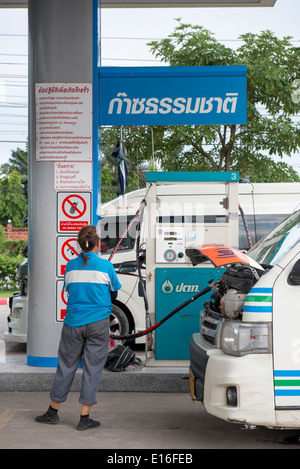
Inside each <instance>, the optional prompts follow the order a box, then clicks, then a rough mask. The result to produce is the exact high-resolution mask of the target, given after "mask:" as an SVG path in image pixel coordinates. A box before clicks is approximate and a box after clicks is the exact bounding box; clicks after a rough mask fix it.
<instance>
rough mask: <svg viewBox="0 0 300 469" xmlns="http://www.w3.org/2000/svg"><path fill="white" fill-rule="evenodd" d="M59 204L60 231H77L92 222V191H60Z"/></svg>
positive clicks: (58, 195) (58, 222)
mask: <svg viewBox="0 0 300 469" xmlns="http://www.w3.org/2000/svg"><path fill="white" fill-rule="evenodd" d="M57 205H58V207H57V225H58V226H57V231H58V233H72V232H73V233H76V232H78V231H79V230H80V229H81V228H82V227H83V226H85V225H89V224H90V223H91V194H90V192H81V193H80V194H78V193H76V192H69V193H68V192H58V194H57Z"/></svg>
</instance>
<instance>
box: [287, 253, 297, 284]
mask: <svg viewBox="0 0 300 469" xmlns="http://www.w3.org/2000/svg"><path fill="white" fill-rule="evenodd" d="M288 284H289V285H300V259H299V260H298V261H297V262H296V263H295V264H294V266H293V268H292V271H291V273H290V275H289V276H288Z"/></svg>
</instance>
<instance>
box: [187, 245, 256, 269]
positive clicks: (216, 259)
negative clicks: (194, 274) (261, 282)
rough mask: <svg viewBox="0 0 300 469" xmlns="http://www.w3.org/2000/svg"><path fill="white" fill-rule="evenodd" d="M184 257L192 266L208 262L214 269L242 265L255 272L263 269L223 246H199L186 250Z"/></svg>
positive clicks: (247, 258) (237, 252)
mask: <svg viewBox="0 0 300 469" xmlns="http://www.w3.org/2000/svg"><path fill="white" fill-rule="evenodd" d="M185 253H186V255H187V256H188V257H189V258H190V260H191V262H192V264H193V265H197V264H201V263H202V262H206V261H207V260H210V261H211V262H212V263H213V264H214V266H215V267H224V266H226V265H230V264H244V265H248V266H249V267H253V268H254V269H256V270H264V268H263V267H262V266H261V265H260V264H258V263H257V262H256V261H254V260H253V259H251V257H249V256H247V254H244V253H243V252H241V251H239V250H238V249H235V248H231V247H229V246H225V245H224V244H201V245H199V246H198V245H192V246H189V247H188V248H186V250H185Z"/></svg>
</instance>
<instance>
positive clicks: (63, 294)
mask: <svg viewBox="0 0 300 469" xmlns="http://www.w3.org/2000/svg"><path fill="white" fill-rule="evenodd" d="M61 299H62V301H63V303H64V304H65V305H67V304H68V302H67V300H66V299H65V292H64V290H62V291H61Z"/></svg>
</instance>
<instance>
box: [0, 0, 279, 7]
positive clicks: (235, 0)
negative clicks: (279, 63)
mask: <svg viewBox="0 0 300 469" xmlns="http://www.w3.org/2000/svg"><path fill="white" fill-rule="evenodd" d="M275 3H276V0H102V1H101V6H102V7H103V8H150V7H156V8H159V7H172V8H176V7H180V8H184V7H189V8H191V7H193V8H195V7H202V8H209V7H210V8H211V7H217V8H221V7H273V6H274V5H275ZM27 6H28V0H0V8H27Z"/></svg>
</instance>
